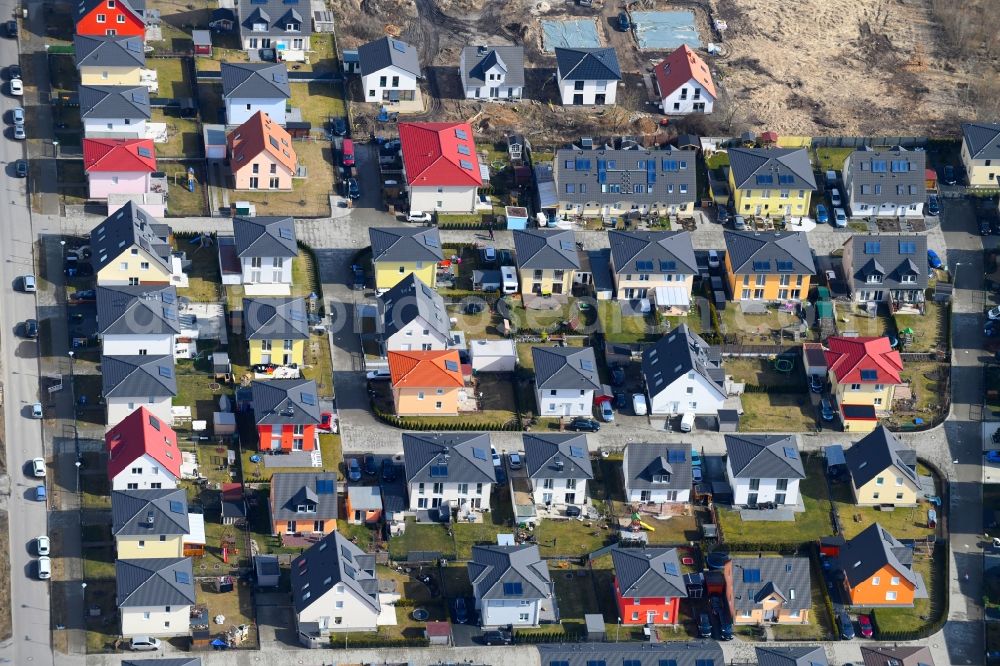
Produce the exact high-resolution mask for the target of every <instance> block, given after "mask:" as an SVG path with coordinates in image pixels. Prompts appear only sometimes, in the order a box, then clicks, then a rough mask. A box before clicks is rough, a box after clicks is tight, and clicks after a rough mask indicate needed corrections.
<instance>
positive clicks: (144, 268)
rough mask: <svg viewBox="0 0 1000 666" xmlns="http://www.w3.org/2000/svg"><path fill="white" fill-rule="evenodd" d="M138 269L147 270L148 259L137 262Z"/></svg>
mask: <svg viewBox="0 0 1000 666" xmlns="http://www.w3.org/2000/svg"><path fill="white" fill-rule="evenodd" d="M139 270H140V271H148V270H149V262H148V261H143V262H140V263H139Z"/></svg>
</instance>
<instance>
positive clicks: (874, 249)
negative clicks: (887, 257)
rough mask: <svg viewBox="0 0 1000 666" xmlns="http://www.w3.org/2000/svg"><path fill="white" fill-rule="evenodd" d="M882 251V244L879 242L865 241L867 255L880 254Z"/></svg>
mask: <svg viewBox="0 0 1000 666" xmlns="http://www.w3.org/2000/svg"><path fill="white" fill-rule="evenodd" d="M881 251H882V243H880V242H879V241H865V254H879V253H880V252H881Z"/></svg>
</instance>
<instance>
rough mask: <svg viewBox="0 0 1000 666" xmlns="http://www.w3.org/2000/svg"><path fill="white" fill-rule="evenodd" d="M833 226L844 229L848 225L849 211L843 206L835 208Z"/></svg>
mask: <svg viewBox="0 0 1000 666" xmlns="http://www.w3.org/2000/svg"><path fill="white" fill-rule="evenodd" d="M833 226H835V227H837V228H838V229H843V228H844V227H846V226H847V213H846V212H845V211H844V209H843V208H834V209H833Z"/></svg>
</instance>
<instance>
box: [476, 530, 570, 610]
mask: <svg viewBox="0 0 1000 666" xmlns="http://www.w3.org/2000/svg"><path fill="white" fill-rule="evenodd" d="M468 567H469V580H470V581H471V582H472V593H473V596H475V598H476V610H478V611H479V612H480V624H481V625H482V626H483V627H503V626H508V625H510V626H514V627H537V626H538V625H539V623H540V622H542V621H554V620H555V619H556V618H557V617H558V615H557V613H556V596H555V587H554V586H553V583H552V578H551V577H550V576H549V567H548V565H547V564H546V563H545V560H543V559H542V556H541V554H540V553H539V552H538V546H536V545H528V544H521V545H520V546H473V547H472V561H471V562H469V565H468Z"/></svg>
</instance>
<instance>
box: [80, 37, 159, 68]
mask: <svg viewBox="0 0 1000 666" xmlns="http://www.w3.org/2000/svg"><path fill="white" fill-rule="evenodd" d="M73 55H74V57H75V58H76V67H77V69H79V68H81V67H145V66H146V53H145V51H144V50H143V43H142V38H141V37H103V36H100V37H94V36H89V35H74V36H73Z"/></svg>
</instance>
